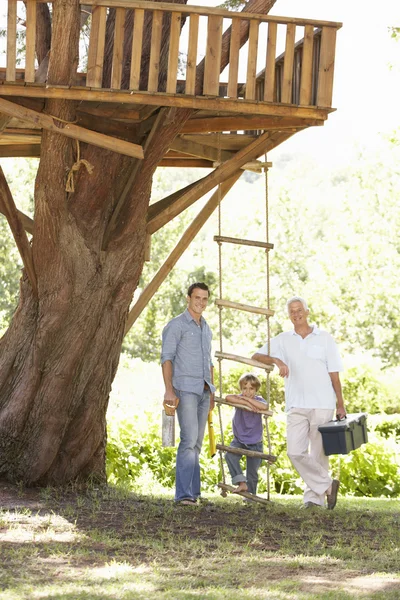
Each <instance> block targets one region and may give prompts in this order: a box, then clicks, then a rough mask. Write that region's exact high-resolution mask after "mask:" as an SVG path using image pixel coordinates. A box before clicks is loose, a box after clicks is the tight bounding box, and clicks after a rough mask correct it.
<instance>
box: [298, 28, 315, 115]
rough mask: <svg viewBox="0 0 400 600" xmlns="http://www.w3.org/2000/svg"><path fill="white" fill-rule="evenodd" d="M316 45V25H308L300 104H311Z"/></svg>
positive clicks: (305, 30)
mask: <svg viewBox="0 0 400 600" xmlns="http://www.w3.org/2000/svg"><path fill="white" fill-rule="evenodd" d="M313 45H314V27H313V26H312V25H306V27H305V29H304V42H303V54H302V59H301V81H300V104H302V105H303V106H304V105H306V106H309V105H310V104H311V101H312V62H313Z"/></svg>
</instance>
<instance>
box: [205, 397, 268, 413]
mask: <svg viewBox="0 0 400 600" xmlns="http://www.w3.org/2000/svg"><path fill="white" fill-rule="evenodd" d="M214 400H215V402H216V403H217V404H225V405H226V406H233V407H234V408H240V409H241V410H246V411H247V412H253V413H254V412H257V413H258V414H261V415H266V416H267V417H272V415H273V414H274V413H273V412H272V410H268V409H267V408H266V409H265V410H252V409H251V408H249V407H248V406H244V405H243V404H240V403H239V402H238V403H235V402H227V401H226V400H223V399H222V398H219V397H218V396H214Z"/></svg>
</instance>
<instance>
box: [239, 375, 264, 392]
mask: <svg viewBox="0 0 400 600" xmlns="http://www.w3.org/2000/svg"><path fill="white" fill-rule="evenodd" d="M245 383H251V387H254V388H255V389H256V392H258V390H259V389H260V387H261V381H260V380H259V379H258V377H257V375H254V373H244V375H242V376H241V377H240V379H239V387H240V389H242V387H243V385H244V384H245Z"/></svg>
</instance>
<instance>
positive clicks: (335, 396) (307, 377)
mask: <svg viewBox="0 0 400 600" xmlns="http://www.w3.org/2000/svg"><path fill="white" fill-rule="evenodd" d="M287 308H288V313H289V318H290V320H291V321H292V323H293V326H294V329H293V330H292V331H287V332H285V333H281V334H279V335H278V336H276V337H275V338H273V339H272V340H271V343H270V350H269V351H268V344H266V345H265V346H263V347H262V348H261V349H260V350H259V351H258V352H257V353H256V354H254V356H253V359H255V360H258V361H260V362H263V363H265V364H268V365H271V364H272V365H276V366H277V367H278V369H279V374H280V375H281V376H282V377H284V378H285V400H286V412H287V453H288V456H289V458H290V460H291V462H292V464H293V466H294V468H295V469H296V471H297V472H298V473H299V475H300V476H301V478H302V479H303V481H304V482H305V491H304V505H305V507H306V508H310V507H312V506H324V502H325V497H326V498H327V507H328V509H333V508H334V507H335V505H336V500H337V495H338V490H339V485H340V484H339V481H338V480H337V479H332V477H331V476H330V475H329V459H328V457H327V456H325V453H324V450H323V445H322V436H321V434H320V432H319V431H318V426H319V425H322V424H323V423H326V422H327V421H329V420H330V419H332V416H333V414H334V410H335V407H336V414H337V416H338V417H339V418H342V417H345V416H346V410H345V408H344V402H343V396H342V386H341V383H340V377H339V372H340V371H342V370H343V366H342V361H341V358H340V355H339V351H338V347H337V345H336V343H335V340H334V339H333V337H332V336H331V335H330V334H329V333H326V332H325V331H321V330H320V329H318V328H317V327H316V326H315V325H309V323H308V315H309V310H308V306H307V303H306V301H305V300H304V299H303V298H300V297H299V296H295V297H294V298H291V299H290V300H289V301H288V303H287Z"/></svg>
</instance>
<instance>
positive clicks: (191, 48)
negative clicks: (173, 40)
mask: <svg viewBox="0 0 400 600" xmlns="http://www.w3.org/2000/svg"><path fill="white" fill-rule="evenodd" d="M198 39H199V15H190V23H189V45H188V53H187V63H186V85H185V94H190V95H194V92H195V88H196V64H197V44H198Z"/></svg>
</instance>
